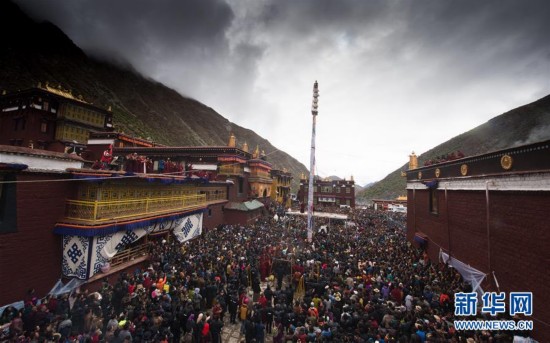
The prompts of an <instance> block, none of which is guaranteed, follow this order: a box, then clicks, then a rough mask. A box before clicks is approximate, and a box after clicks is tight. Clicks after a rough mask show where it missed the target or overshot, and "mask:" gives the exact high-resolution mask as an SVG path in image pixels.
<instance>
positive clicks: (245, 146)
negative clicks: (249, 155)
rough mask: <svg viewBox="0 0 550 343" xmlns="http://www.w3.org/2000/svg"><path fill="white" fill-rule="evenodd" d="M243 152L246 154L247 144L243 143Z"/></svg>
mask: <svg viewBox="0 0 550 343" xmlns="http://www.w3.org/2000/svg"><path fill="white" fill-rule="evenodd" d="M243 151H244V152H248V143H247V142H244V144H243Z"/></svg>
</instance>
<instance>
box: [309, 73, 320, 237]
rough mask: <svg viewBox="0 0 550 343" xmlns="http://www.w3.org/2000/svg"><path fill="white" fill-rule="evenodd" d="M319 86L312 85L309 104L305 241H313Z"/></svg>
mask: <svg viewBox="0 0 550 343" xmlns="http://www.w3.org/2000/svg"><path fill="white" fill-rule="evenodd" d="M318 98H319V84H318V83H317V81H315V83H314V84H313V102H312V104H311V115H312V117H313V123H312V128H311V155H310V161H309V188H308V195H307V241H308V242H310V243H311V241H312V240H313V187H314V184H315V183H314V178H315V125H316V124H317V114H318V112H319V111H318Z"/></svg>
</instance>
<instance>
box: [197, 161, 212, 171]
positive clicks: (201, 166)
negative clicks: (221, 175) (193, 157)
mask: <svg viewBox="0 0 550 343" xmlns="http://www.w3.org/2000/svg"><path fill="white" fill-rule="evenodd" d="M193 170H213V171H216V170H218V165H217V164H197V163H193Z"/></svg>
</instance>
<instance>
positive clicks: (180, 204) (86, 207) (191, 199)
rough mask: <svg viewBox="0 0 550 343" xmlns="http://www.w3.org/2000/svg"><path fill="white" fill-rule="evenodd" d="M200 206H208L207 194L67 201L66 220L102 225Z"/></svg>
mask: <svg viewBox="0 0 550 343" xmlns="http://www.w3.org/2000/svg"><path fill="white" fill-rule="evenodd" d="M200 205H206V195H205V194H197V195H186V196H178V197H164V198H144V199H133V200H114V201H81V200H67V203H66V208H65V218H66V219H72V220H78V221H84V222H96V223H102V222H108V221H113V220H120V219H127V218H131V217H138V216H144V215H152V214H161V213H169V212H173V211H176V210H183V209H187V208H192V207H195V206H200Z"/></svg>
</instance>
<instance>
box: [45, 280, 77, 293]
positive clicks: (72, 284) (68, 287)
mask: <svg viewBox="0 0 550 343" xmlns="http://www.w3.org/2000/svg"><path fill="white" fill-rule="evenodd" d="M83 283H84V280H79V279H77V278H74V279H71V281H69V282H67V283H66V284H63V282H61V280H58V281H57V283H56V284H55V285H54V286H53V288H52V290H51V291H50V292H49V293H48V294H50V295H53V296H58V295H61V294H65V293H72V292H73V291H74V290H75V289H77V288H78V287H79V286H80V285H82V284H83Z"/></svg>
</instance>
